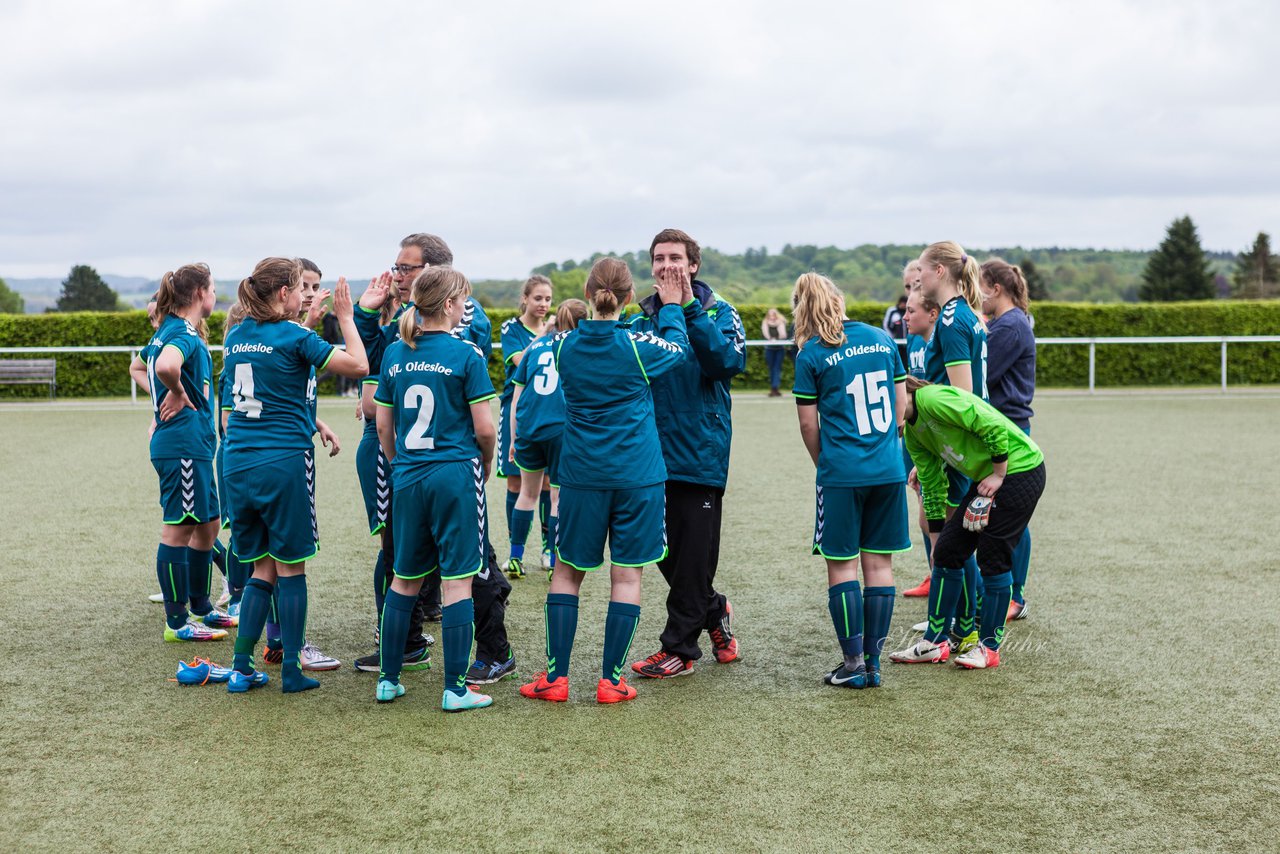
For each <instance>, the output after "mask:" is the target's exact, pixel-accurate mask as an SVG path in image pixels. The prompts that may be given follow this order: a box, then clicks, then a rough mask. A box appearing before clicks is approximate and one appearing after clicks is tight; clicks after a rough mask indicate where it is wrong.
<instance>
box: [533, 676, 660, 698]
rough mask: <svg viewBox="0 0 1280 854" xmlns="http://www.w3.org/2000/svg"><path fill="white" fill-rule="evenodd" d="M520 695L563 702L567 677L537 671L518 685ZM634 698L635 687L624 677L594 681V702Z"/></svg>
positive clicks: (566, 689)
mask: <svg viewBox="0 0 1280 854" xmlns="http://www.w3.org/2000/svg"><path fill="white" fill-rule="evenodd" d="M520 696H522V697H528V698H529V699H530V700H546V701H547V702H549V703H564V702H567V701H568V699H569V677H567V676H561V677H559V678H557V679H548V678H547V674H546V673H545V672H544V673H539V674H538V675H537V676H536V677H534V680H533V681H532V682H530V683H529V684H527V685H521V686H520ZM635 698H636V689H635V688H632V687H631V686H630V685H628V684H627V680H626V679H619V680H618V681H617V682H613V681H612V680H610V679H601V680H600V681H599V682H598V683H596V702H597V703H605V704H612V703H625V702H626V701H627V700H634V699H635Z"/></svg>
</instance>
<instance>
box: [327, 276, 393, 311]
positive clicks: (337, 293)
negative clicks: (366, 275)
mask: <svg viewBox="0 0 1280 854" xmlns="http://www.w3.org/2000/svg"><path fill="white" fill-rule="evenodd" d="M369 288H370V289H372V288H373V285H372V284H370V285H369ZM368 292H369V291H365V293H366V294H367V293H368ZM360 304H361V305H364V297H361V298H360ZM378 305H379V306H381V305H382V303H381V302H379V303H378ZM354 312H355V309H354V308H352V306H351V286H350V285H348V284H347V277H346V276H339V277H338V284H337V285H336V286H335V287H334V289H333V313H334V314H335V315H336V316H337V318H338V319H339V320H350V319H351V318H352V316H353V315H354Z"/></svg>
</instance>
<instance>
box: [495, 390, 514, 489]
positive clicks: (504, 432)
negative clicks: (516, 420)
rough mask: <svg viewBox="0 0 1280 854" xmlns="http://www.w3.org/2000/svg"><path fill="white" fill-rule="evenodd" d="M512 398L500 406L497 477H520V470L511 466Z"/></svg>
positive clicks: (496, 463) (503, 401)
mask: <svg viewBox="0 0 1280 854" xmlns="http://www.w3.org/2000/svg"><path fill="white" fill-rule="evenodd" d="M510 453H511V398H509V397H507V398H503V400H502V401H501V402H500V403H499V404H498V458H497V460H496V461H495V463H494V470H493V473H494V475H496V476H497V477H518V476H519V475H520V469H519V467H517V466H514V465H512V464H511V461H510V460H509V459H507V455H508V454H510Z"/></svg>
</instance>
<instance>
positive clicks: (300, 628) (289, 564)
mask: <svg viewBox="0 0 1280 854" xmlns="http://www.w3.org/2000/svg"><path fill="white" fill-rule="evenodd" d="M239 298H240V302H241V303H242V304H243V305H244V307H245V311H246V313H247V315H248V316H247V317H246V318H245V319H244V320H243V321H242V322H241V323H240V325H239V326H237V327H236V328H235V329H233V330H232V331H231V334H230V335H228V336H227V343H226V349H225V351H224V358H223V362H224V366H225V368H224V369H225V371H226V374H227V376H228V377H230V378H231V381H232V408H231V412H230V415H229V416H228V418H227V439H226V441H227V448H226V452H225V455H224V460H223V466H224V468H225V474H226V480H225V486H226V488H227V503H228V506H230V508H231V510H232V518H231V536H232V539H233V541H234V543H235V549H236V554H237V556H238V557H240V558H241V559H242V560H245V561H250V562H252V563H253V576H252V577H251V578H250V579H249V581H248V582H247V584H246V585H245V591H244V596H243V597H242V599H241V602H240V632H239V635H238V636H237V637H236V653H235V661H234V662H233V665H232V666H233V669H234V672H233V673H232V674H231V678H230V680H229V681H228V682H227V690H228V691H231V692H233V693H240V692H244V691H248V690H249V689H250V688H252V687H256V686H258V685H263V684H265V683H266V681H267V677H266V674H265V673H262V672H261V671H258V670H255V669H254V666H253V649H254V646H256V644H257V642H258V639H259V637H260V636H261V635H262V631H263V627H264V626H265V624H266V621H267V616H268V612H269V611H270V606H271V598H272V594H273V593H274V592H275V591H276V588H277V587H278V588H279V595H278V597H277V600H276V605H277V611H278V617H279V623H280V632H281V640H282V642H283V648H284V660H283V662H282V668H281V688H282V689H283V690H284V691H285V693H293V692H297V691H306V690H308V689H311V688H316V687H318V686H319V684H320V683H319V682H317V681H316V680H314V679H312V678H310V677H308V676H304V675H303V673H302V669H301V663H300V660H299V656H300V654H301V652H302V647H303V644H304V640H305V634H304V633H305V629H306V617H307V577H306V562H307V561H308V560H310V559H311V558H312V557H314V556H315V554H316V552H317V551H318V549H319V539H320V537H319V532H318V526H317V521H316V514H315V458H314V446H313V439H312V436H313V435H314V433H315V422H314V420H313V419H312V417H311V412H310V409H309V406H308V403H307V387H308V384H309V383H310V381H311V370H312V369H313V368H316V369H320V370H323V369H325V368H326V367H327V368H329V369H330V370H332V371H333V372H334V373H336V374H339V375H341V376H345V377H350V378H352V379H355V378H358V377H361V376H364V375H365V374H367V373H368V368H369V365H368V362H367V360H366V359H365V353H364V345H363V344H361V343H360V338H359V335H358V334H357V332H356V328H355V323H354V321H353V319H352V305H351V292H350V290H349V289H348V287H347V282H346V280H345V279H339V280H338V285H337V287H336V288H335V289H334V295H333V305H334V314H335V315H336V316H337V318H338V322H339V323H340V324H341V326H342V331H343V335H344V337H345V339H346V341H347V350H346V352H343V351H342V350H340V349H338V348H337V347H334V346H333V345H331V344H329V343H327V342H326V341H325V340H324V339H322V338H321V337H320V336H319V335H317V334H316V333H315V332H313V331H311V330H309V329H306V328H305V327H303V326H301V325H300V324H298V323H297V322H296V321H295V320H294V318H296V317H297V316H298V312H299V309H300V307H301V304H302V265H301V264H299V263H298V262H297V261H296V260H291V259H288V258H266V259H264V260H262V261H260V262H258V265H257V266H256V267H254V270H253V273H252V275H250V276H249V277H248V278H247V279H245V280H244V281H242V282H241V283H240V289H239Z"/></svg>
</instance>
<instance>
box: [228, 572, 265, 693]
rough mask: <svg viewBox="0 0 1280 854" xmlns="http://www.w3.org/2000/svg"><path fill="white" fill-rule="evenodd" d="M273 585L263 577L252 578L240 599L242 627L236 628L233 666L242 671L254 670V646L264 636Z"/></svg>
mask: <svg viewBox="0 0 1280 854" xmlns="http://www.w3.org/2000/svg"><path fill="white" fill-rule="evenodd" d="M272 592H273V586H272V585H270V584H268V583H267V582H265V581H263V580H262V579H261V578H250V579H249V581H248V583H247V584H245V587H244V597H243V598H242V599H241V600H240V627H239V628H238V629H237V630H236V646H235V660H234V661H233V662H232V665H231V666H232V667H234V668H235V669H236V670H239V671H240V672H241V673H252V672H253V648H254V647H255V646H257V645H258V638H260V637H261V636H262V627H263V626H264V625H266V622H267V612H268V611H270V610H271V594H272Z"/></svg>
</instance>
